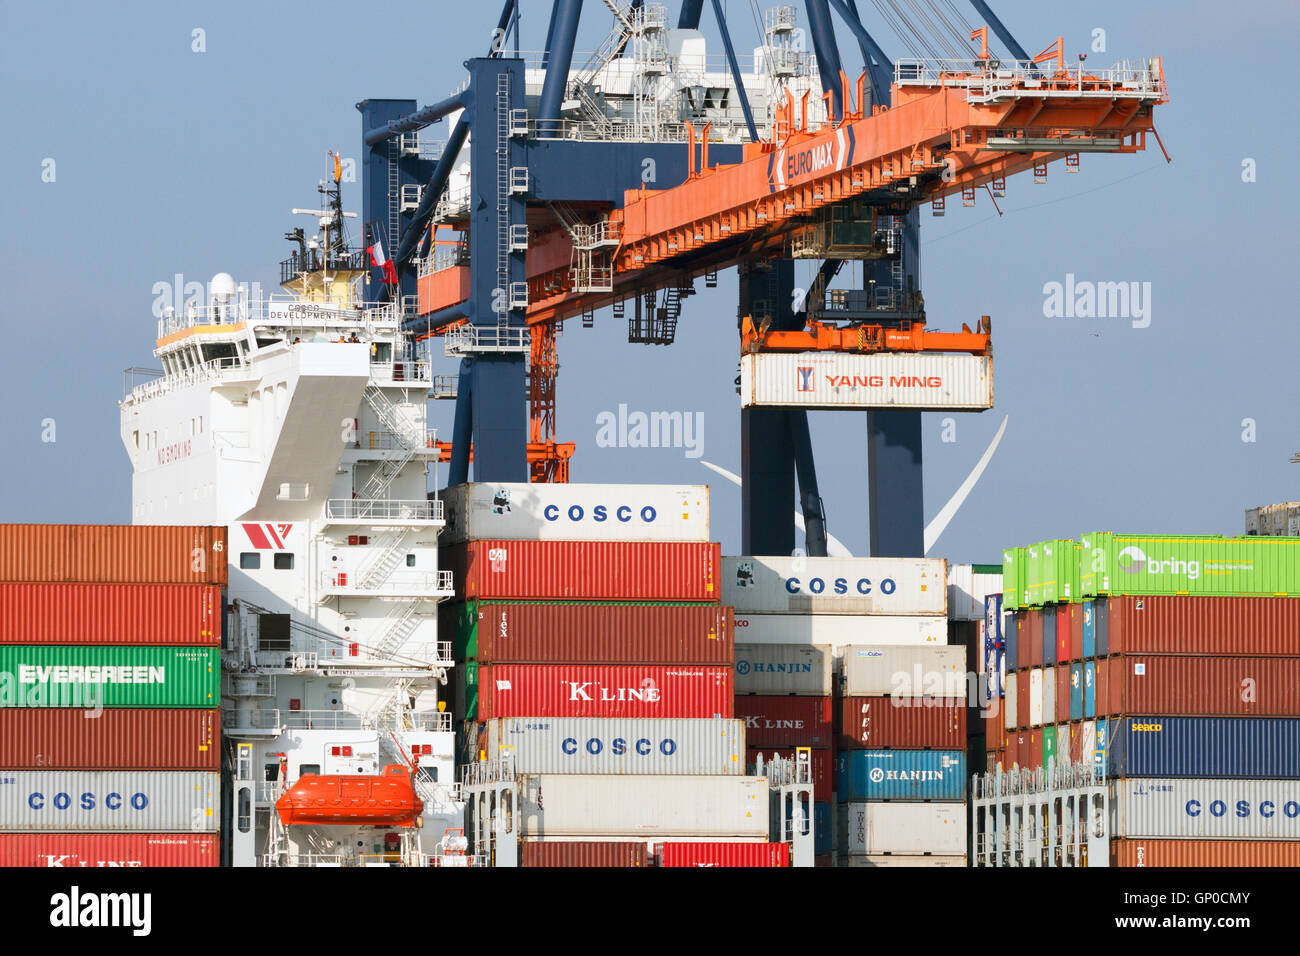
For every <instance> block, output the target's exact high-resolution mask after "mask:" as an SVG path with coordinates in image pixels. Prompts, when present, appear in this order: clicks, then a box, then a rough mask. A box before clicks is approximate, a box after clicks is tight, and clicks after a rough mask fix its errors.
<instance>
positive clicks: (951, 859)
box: [836, 854, 966, 867]
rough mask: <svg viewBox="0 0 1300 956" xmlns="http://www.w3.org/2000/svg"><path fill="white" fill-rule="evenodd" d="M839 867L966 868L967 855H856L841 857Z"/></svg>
mask: <svg viewBox="0 0 1300 956" xmlns="http://www.w3.org/2000/svg"><path fill="white" fill-rule="evenodd" d="M836 865H837V866H931V867H933V866H965V865H966V857H965V855H964V854H963V855H961V856H956V855H950V856H921V855H899V854H890V855H888V856H862V855H860V854H854V855H852V856H849V855H847V854H846V855H844V856H841V857H840V858H839V860H838V862H837V864H836Z"/></svg>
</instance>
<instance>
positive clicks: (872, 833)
mask: <svg viewBox="0 0 1300 956" xmlns="http://www.w3.org/2000/svg"><path fill="white" fill-rule="evenodd" d="M840 819H841V825H840V826H839V827H838V828H837V832H838V833H840V834H842V836H841V837H840V839H839V843H840V846H841V847H842V848H843V850H844V852H845V853H846V855H848V856H850V857H862V856H870V855H879V854H931V856H928V857H927V859H934V858H936V857H954V856H960V857H964V856H965V853H966V804H964V803H856V802H855V803H848V804H841V805H840Z"/></svg>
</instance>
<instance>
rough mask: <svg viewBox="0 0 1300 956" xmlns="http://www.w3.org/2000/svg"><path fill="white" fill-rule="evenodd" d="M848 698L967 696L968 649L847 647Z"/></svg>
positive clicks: (846, 692)
mask: <svg viewBox="0 0 1300 956" xmlns="http://www.w3.org/2000/svg"><path fill="white" fill-rule="evenodd" d="M843 676H844V696H846V697H884V696H890V697H967V696H968V694H967V682H966V648H964V647H880V646H874V645H853V646H850V647H846V648H845V649H844V661H843Z"/></svg>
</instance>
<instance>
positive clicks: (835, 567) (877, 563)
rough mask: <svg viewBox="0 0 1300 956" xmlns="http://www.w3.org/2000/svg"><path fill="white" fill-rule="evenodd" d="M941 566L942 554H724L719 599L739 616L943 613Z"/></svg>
mask: <svg viewBox="0 0 1300 956" xmlns="http://www.w3.org/2000/svg"><path fill="white" fill-rule="evenodd" d="M945 566H946V562H945V561H944V560H943V559H942V558H939V559H934V558H822V557H803V556H800V557H789V556H782V555H775V556H766V555H760V556H755V555H743V556H740V557H724V558H723V559H722V575H721V586H722V603H723V604H729V605H731V606H733V607H735V609H736V612H737V614H741V615H750V614H778V613H779V614H839V615H844V614H884V615H891V616H899V615H914V614H915V615H923V616H926V617H946V616H947V614H948V597H947V587H946V585H945V583H944V576H945Z"/></svg>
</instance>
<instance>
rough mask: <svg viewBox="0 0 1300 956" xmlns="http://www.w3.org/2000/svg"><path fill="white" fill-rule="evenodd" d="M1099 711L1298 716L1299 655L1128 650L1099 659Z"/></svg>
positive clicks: (1106, 713) (1107, 713)
mask: <svg viewBox="0 0 1300 956" xmlns="http://www.w3.org/2000/svg"><path fill="white" fill-rule="evenodd" d="M1097 663H1098V667H1099V668H1101V670H1103V671H1105V672H1106V675H1107V682H1106V683H1107V688H1108V693H1107V695H1106V697H1104V698H1101V699H1099V700H1098V701H1097V706H1098V708H1099V710H1098V716H1121V715H1124V714H1179V715H1187V716H1208V717H1218V716H1224V717H1228V716H1234V717H1235V716H1241V717H1297V716H1300V658H1288V657H1221V656H1215V657H1173V656H1157V655H1145V654H1143V655H1125V656H1122V657H1112V658H1109V659H1108V660H1104V661H1098V662H1097Z"/></svg>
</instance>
